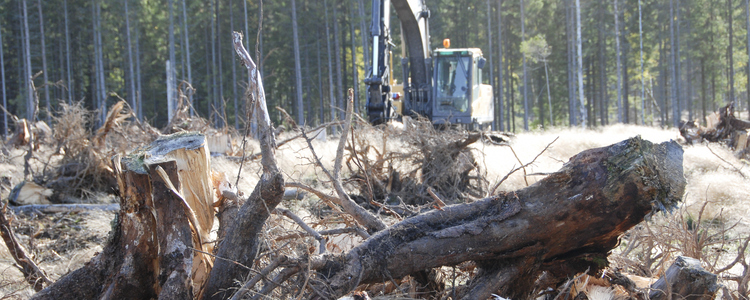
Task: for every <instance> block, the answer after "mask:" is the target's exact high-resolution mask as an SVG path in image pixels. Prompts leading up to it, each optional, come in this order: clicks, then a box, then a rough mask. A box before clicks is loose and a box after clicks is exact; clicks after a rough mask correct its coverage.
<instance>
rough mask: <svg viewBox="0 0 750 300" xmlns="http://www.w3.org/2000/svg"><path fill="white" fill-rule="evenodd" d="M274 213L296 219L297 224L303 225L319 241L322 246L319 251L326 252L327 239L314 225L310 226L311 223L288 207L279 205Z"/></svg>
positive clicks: (319, 245)
mask: <svg viewBox="0 0 750 300" xmlns="http://www.w3.org/2000/svg"><path fill="white" fill-rule="evenodd" d="M273 213H274V214H282V215H284V216H285V217H287V218H289V219H291V220H292V221H294V222H295V223H297V225H299V227H302V229H304V230H305V231H306V232H307V233H308V234H309V235H311V236H312V237H313V238H315V240H317V241H318V247H319V248H320V250H319V251H320V252H319V253H320V254H323V253H325V252H326V240H325V238H323V236H322V235H320V233H318V232H317V231H315V229H312V227H310V226H309V225H307V223H305V221H303V220H302V219H301V218H300V217H298V216H297V215H295V214H294V213H293V212H292V211H290V210H288V209H286V208H281V207H277V208H276V209H274V210H273Z"/></svg>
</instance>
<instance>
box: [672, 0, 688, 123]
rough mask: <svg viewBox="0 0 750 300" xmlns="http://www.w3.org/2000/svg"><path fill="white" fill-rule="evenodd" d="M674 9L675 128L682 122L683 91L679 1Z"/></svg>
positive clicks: (678, 0) (677, 0)
mask: <svg viewBox="0 0 750 300" xmlns="http://www.w3.org/2000/svg"><path fill="white" fill-rule="evenodd" d="M675 1H676V3H675V9H674V15H675V17H674V18H675V21H674V22H675V29H674V30H675V33H674V34H675V49H674V53H675V75H676V77H675V85H676V88H677V95H676V98H675V99H676V100H677V102H675V103H673V104H672V105H674V106H676V107H677V111H676V112H677V113H676V114H675V118H674V120H673V123H674V124H675V127H678V126H680V120H682V110H683V106H684V102H685V100H684V97H683V94H684V91H683V89H684V88H683V87H682V60H681V59H680V0H675Z"/></svg>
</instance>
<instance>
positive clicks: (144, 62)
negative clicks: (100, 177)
mask: <svg viewBox="0 0 750 300" xmlns="http://www.w3.org/2000/svg"><path fill="white" fill-rule="evenodd" d="M21 1H23V0H0V30H2V43H3V55H4V66H3V67H4V69H5V71H6V74H5V75H6V76H5V84H6V87H7V88H6V96H7V99H8V102H9V103H8V110H9V111H10V112H11V113H13V114H16V115H23V112H24V111H25V110H26V108H25V105H26V102H25V97H26V94H25V93H24V90H25V88H26V87H25V86H24V84H25V83H24V82H25V81H24V75H23V74H24V73H23V67H24V59H23V51H22V50H23V40H22V38H23V36H22V35H23V25H24V22H23V18H22V15H23V14H22V13H21V10H20V9H21V3H22V2H21ZM93 1H99V3H101V7H102V15H101V28H99V30H100V31H101V33H102V42H103V45H102V48H103V50H104V51H103V60H104V61H103V64H104V72H105V81H106V89H107V92H113V93H116V94H118V95H120V96H122V97H123V98H125V99H129V97H130V95H131V94H133V91H131V90H130V82H129V80H130V79H129V78H130V77H129V76H130V74H129V72H130V71H129V68H128V67H129V66H128V63H129V61H128V51H127V49H128V48H127V47H128V46H130V47H131V49H132V50H133V51H136V50H137V52H134V55H135V56H134V59H135V58H136V57H137V58H138V59H139V60H140V69H138V68H134V69H135V70H136V72H139V73H140V75H141V76H140V77H141V79H140V94H139V95H140V99H141V101H142V109H143V112H144V117H145V118H146V119H147V120H149V121H150V122H152V123H154V125H156V126H163V125H165V124H166V123H167V119H166V118H167V111H166V108H167V105H166V84H165V81H166V78H165V77H166V76H165V61H166V60H167V58H168V57H169V55H168V53H169V51H168V50H169V49H168V38H169V34H168V27H169V15H168V7H167V0H158V1H147V0H127V1H128V3H129V16H127V17H129V21H130V35H131V39H132V44H131V45H128V44H127V40H126V36H127V31H126V27H125V17H126V16H125V11H124V5H123V4H124V0H67V7H68V13H67V19H68V20H67V21H68V27H69V33H68V35H69V37H70V52H71V53H70V57H71V61H70V68H71V77H72V80H71V82H70V84H69V85H68V83H67V66H68V62H67V59H66V57H67V54H68V53H67V50H66V34H65V19H66V14H65V13H64V9H63V3H64V0H54V1H42V5H43V7H42V8H43V11H44V16H43V18H44V24H45V40H46V47H47V49H45V50H46V55H47V61H48V70H47V73H48V74H47V75H48V76H49V80H50V81H52V82H57V81H60V80H62V81H64V82H65V83H66V86H68V87H69V88H70V89H71V91H72V93H73V100H80V99H84V103H85V105H86V107H87V108H89V109H93V108H95V107H96V103H94V100H93V99H94V93H95V82H96V81H95V77H94V75H95V71H94V63H95V56H94V55H93V54H94V44H93V40H94V39H93V36H94V28H93V24H94V22H93V14H92V5H93V3H94V2H93ZM184 1H185V4H186V8H187V9H186V15H187V20H183V16H182V4H183V0H173V1H172V2H173V5H174V12H175V16H174V22H175V24H174V28H175V43H176V49H175V52H176V60H177V62H175V66H176V73H177V74H176V78H177V80H178V81H180V80H183V79H185V80H186V79H187V68H186V66H185V63H186V57H187V55H188V53H187V51H188V49H187V47H186V41H184V30H185V26H184V25H185V24H186V23H187V28H188V38H189V41H190V49H189V51H190V54H189V55H190V57H191V69H192V74H191V75H192V81H193V82H192V85H193V87H195V88H196V94H195V95H194V104H193V106H194V107H195V109H196V112H197V113H198V114H199V115H201V116H203V117H206V118H212V119H213V120H217V119H219V118H220V117H221V118H223V117H224V116H226V118H227V121H229V123H230V124H233V120H234V119H235V118H241V119H242V116H243V114H244V105H243V104H242V103H244V101H243V90H244V87H245V86H246V80H247V77H246V70H245V69H244V68H243V67H242V66H240V65H239V63H238V60H237V58H236V55H235V54H234V51H233V49H232V48H231V41H230V39H231V32H230V31H231V30H230V29H234V30H238V31H244V29H245V10H244V9H245V6H247V18H248V19H247V24H248V25H247V27H248V29H249V31H250V32H249V33H246V35H245V36H246V39H248V40H249V41H248V44H249V48H250V49H249V50H250V52H251V54H254V52H255V51H254V49H255V47H256V46H259V50H260V52H261V53H260V60H262V65H263V75H264V83H265V87H266V92H267V98H268V101H269V106H270V107H274V106H280V107H282V108H284V109H286V110H287V111H290V112H292V111H294V106H293V105H294V103H295V101H293V100H294V97H295V96H294V95H295V94H296V91H295V84H294V82H295V79H294V73H295V72H294V58H293V57H294V55H293V52H292V51H293V47H292V42H293V41H292V30H291V2H290V1H264V3H263V16H262V20H263V32H262V37H261V39H260V40H258V39H256V33H257V30H258V21H259V18H260V17H261V16H260V3H259V1H249V0H246V2H245V3H243V2H242V1H228V0H213V1H199V0H184ZM359 1H360V0H327V5H328V11H327V12H328V17H329V20H330V22H329V24H326V18H325V13H326V11H325V6H324V3H323V1H319V0H317V1H310V0H299V1H297V14H298V23H299V28H298V29H299V45H300V48H301V55H300V59H301V66H302V81H303V82H302V87H303V99H304V106H305V107H304V110H305V111H306V112H307V113H306V118H307V119H308V124H309V125H315V124H319V123H323V122H327V121H330V120H329V119H330V110H331V109H337V108H331V107H330V105H329V103H330V100H329V99H328V97H329V95H330V92H329V82H328V81H329V73H331V74H332V76H333V81H334V84H335V83H336V82H337V81H338V80H337V78H336V76H338V75H339V74H341V76H342V78H341V82H342V84H343V86H342V87H341V89H342V90H346V89H347V88H349V87H352V86H354V85H357V86H358V87H359V91H360V94H359V95H358V97H359V98H358V99H357V101H358V107H359V108H360V113H363V112H364V111H363V106H364V102H365V98H366V97H365V92H364V90H365V85H364V83H363V82H362V79H363V78H365V77H366V75H367V74H368V72H369V71H368V66H367V65H365V59H364V54H365V53H366V52H369V51H365V49H363V42H362V38H363V37H365V38H368V37H369V28H370V13H369V12H370V7H369V6H370V1H366V0H361V1H362V2H363V7H364V12H363V14H362V15H360V11H359V9H358V7H359V6H358V5H359ZM523 1H524V8H525V12H524V14H525V20H526V24H525V31H526V42H525V43H522V42H521V41H522V37H521V26H520V25H521V24H520V20H521V12H520V1H498V0H490V1H489V6H490V9H489V10H488V9H487V4H488V2H487V0H434V1H428V2H427V5H428V8H429V9H430V12H431V17H430V34H431V45H430V46H431V47H432V48H433V49H434V48H436V47H440V44H441V41H442V40H443V39H444V38H450V39H451V42H452V47H476V48H480V49H482V52H483V53H484V56H485V57H486V58H489V57H490V56H492V57H493V60H492V61H493V64H494V65H493V66H489V67H486V68H485V69H484V70H483V72H484V74H483V78H484V79H485V80H486V82H488V83H489V82H490V81H491V80H492V79H491V78H490V69H492V74H493V76H494V77H497V76H498V74H499V73H500V72H501V71H502V72H503V77H504V78H505V79H510V80H509V81H506V82H503V88H504V90H503V91H499V89H498V86H497V82H493V84H494V85H495V92H496V94H497V95H496V97H497V96H498V95H499V93H503V95H504V101H506V103H505V105H504V106H505V108H510V109H512V110H513V111H514V114H515V116H516V119H514V120H513V122H516V121H517V122H519V124H520V122H521V116H522V115H521V114H522V111H523V110H522V106H520V104H521V103H522V102H523V101H522V100H523V99H521V97H522V95H521V93H520V91H521V86H520V83H521V82H523V79H522V78H521V77H522V70H521V61H522V59H521V58H522V56H523V54H526V55H527V58H528V59H529V60H530V61H531V62H532V65H531V66H530V68H529V71H528V76H529V78H527V82H528V84H529V85H530V87H531V89H530V90H533V91H534V92H535V94H534V95H532V93H530V97H534V98H533V99H530V101H529V103H534V104H537V103H538V106H537V105H534V107H533V110H532V112H533V115H532V116H530V122H531V123H532V124H539V125H540V126H546V125H545V122H548V121H546V119H548V115H547V113H545V112H548V108H546V107H545V106H547V103H546V101H536V99H540V98H546V97H539V96H537V95H539V94H541V91H543V90H544V89H545V88H544V85H545V84H546V81H547V80H549V84H550V94H551V99H552V106H553V107H552V110H553V112H554V116H553V118H554V124H556V125H557V126H560V125H563V126H564V125H569V124H567V123H568V120H569V118H568V116H567V114H568V111H569V110H568V105H569V103H570V101H569V100H570V99H569V97H570V96H571V94H570V93H569V91H568V89H569V87H570V86H571V85H570V84H569V80H571V79H572V78H571V77H569V72H568V71H569V68H570V67H571V65H570V64H569V59H570V58H574V57H572V56H571V55H573V54H574V53H569V52H568V50H567V49H568V48H569V45H570V44H571V43H573V37H572V36H571V34H570V32H569V31H568V30H567V27H568V26H571V25H573V23H571V22H572V21H571V20H570V18H569V13H570V12H571V10H572V7H573V6H574V1H572V0H563V1H552V0H523ZM618 1H619V2H618V3H619V4H618V7H619V10H620V20H621V22H620V28H619V30H620V36H621V40H620V44H621V47H622V49H621V52H622V63H623V68H624V70H625V71H624V72H626V73H625V74H626V75H627V87H628V91H627V93H625V95H627V98H626V99H625V100H626V101H627V103H629V104H630V106H629V115H630V118H629V120H630V122H631V123H632V122H633V120H635V119H636V118H635V117H636V116H640V115H641V114H643V112H642V111H641V110H640V109H641V108H640V107H641V106H640V105H641V102H642V101H643V99H642V98H641V96H640V90H641V69H640V46H639V45H640V39H641V37H642V39H643V59H644V72H643V76H644V82H645V90H646V94H647V98H646V100H647V102H646V104H647V105H646V107H647V112H646V113H647V114H648V118H647V119H650V120H655V121H657V123H656V124H658V120H659V118H660V115H659V112H658V111H663V112H670V114H671V109H670V108H669V106H671V105H673V103H670V102H669V99H670V95H669V93H670V89H669V85H670V84H671V83H670V82H671V78H669V76H670V75H669V72H668V69H667V68H668V67H669V65H668V64H667V62H668V61H669V57H668V56H669V53H670V47H671V43H670V40H669V36H670V35H669V18H668V16H669V9H670V8H669V2H668V1H657V0H641V16H642V20H643V22H642V28H643V34H642V35H641V34H640V33H639V11H638V4H639V1H638V0H618ZM26 2H27V6H28V15H29V19H28V27H29V32H30V45H31V65H32V72H33V73H36V72H38V71H40V70H41V53H42V52H41V49H40V47H41V43H40V30H39V29H40V28H39V17H40V16H39V14H38V10H37V1H33V0H26ZM675 3H677V1H675ZM679 3H680V4H679V7H676V8H675V9H676V10H677V11H678V12H679V15H680V17H679V18H680V19H679V20H678V21H679V22H677V23H678V24H679V26H680V27H679V37H680V44H679V46H680V48H679V51H680V53H679V59H680V70H679V72H680V75H679V76H680V80H681V82H682V84H681V87H683V88H682V91H680V93H681V94H680V95H679V96H680V101H681V102H680V103H681V105H682V107H681V110H682V111H683V113H684V114H686V115H687V114H688V113H692V115H691V116H692V117H693V118H699V117H700V116H701V113H702V112H701V111H702V110H703V108H704V107H705V109H706V110H708V111H709V112H710V111H712V110H714V109H715V108H716V107H718V106H720V105H721V104H723V101H724V99H726V98H727V97H726V93H727V91H728V88H729V86H730V84H733V85H734V87H735V90H736V92H735V94H736V97H737V99H738V100H740V102H741V103H740V106H739V107H740V110H745V109H747V107H748V106H750V105H748V104H745V103H747V101H746V99H747V98H748V96H747V93H746V91H747V90H748V83H747V79H748V75H747V72H748V68H747V66H748V52H747V47H748V46H747V31H746V30H747V29H746V26H747V25H746V18H747V17H746V14H745V6H744V3H742V4H738V3H735V5H734V6H732V7H727V5H726V3H725V2H721V1H710V0H683V1H679ZM498 4H501V7H498ZM215 5H218V9H216V7H215ZM230 5H231V9H230ZM230 10H231V12H232V15H231V16H230ZM334 10H335V11H336V17H337V18H336V19H335V20H334V19H333V16H334ZM498 10H499V11H500V13H501V15H502V24H498V22H497V21H498V19H497V17H498ZM613 13H614V12H613V5H612V1H586V0H582V1H581V20H582V22H583V24H581V25H582V39H583V45H582V46H583V62H584V66H583V67H584V89H585V91H584V95H585V99H586V101H587V104H589V105H592V106H593V107H592V109H594V108H598V107H600V106H601V105H604V106H605V111H606V113H607V114H608V116H609V117H606V118H605V119H604V120H601V118H600V117H599V114H598V113H597V114H595V115H596V116H589V118H592V117H593V118H594V121H595V124H597V125H600V124H602V123H607V122H608V120H616V117H615V116H616V115H617V110H618V108H617V106H616V101H615V100H614V99H615V98H616V96H615V95H616V89H617V86H616V82H617V80H616V75H617V74H615V53H616V49H615V41H614V39H615V30H616V28H614V16H613ZM730 13H731V14H732V21H733V29H734V33H733V34H734V35H733V48H734V49H733V51H732V55H733V57H732V58H733V61H734V66H733V67H734V73H735V82H734V83H730V82H728V76H727V75H728V70H729V66H728V61H729V59H728V55H729V51H727V48H728V47H729V34H728V20H729V18H728V16H729V15H728V14H730ZM391 18H392V26H391V27H392V28H391V33H392V42H393V44H394V45H395V47H394V51H393V65H392V71H393V72H394V77H395V79H397V80H398V81H399V82H400V81H402V78H401V65H400V58H401V50H402V49H401V47H402V42H401V37H400V35H399V31H400V28H399V26H398V20H397V18H396V14H395V13H391ZM488 18H489V19H490V20H489V21H490V23H491V27H490V28H488V27H487V26H488ZM362 20H364V21H365V24H366V26H365V32H362V29H361V27H360V22H361V21H362ZM230 21H233V23H230ZM333 22H336V23H337V25H338V27H339V30H338V34H339V35H340V36H339V41H340V46H339V48H338V49H336V48H335V45H332V47H333V50H334V51H338V52H339V53H340V54H341V56H342V57H341V59H342V70H336V67H335V66H336V63H335V59H336V55H335V53H328V51H327V42H329V41H330V42H331V43H333V40H334V36H333V35H334V30H333V29H334V26H333ZM326 25H328V28H329V31H330V33H329V35H328V36H326ZM498 25H500V26H502V39H503V40H502V42H499V41H498V40H497V38H498V33H499V32H498ZM352 27H353V29H354V34H355V37H354V39H352V38H351V34H352ZM490 36H491V37H492V39H493V40H492V41H490V40H488V38H489V37H490ZM600 36H601V37H602V38H601V41H600V40H599V37H600ZM352 40H353V43H354V45H353V46H354V48H355V50H352ZM258 42H260V43H262V47H260V44H259V43H258ZM136 43H137V46H138V47H137V49H136ZM256 44H257V45H256ZM365 44H366V45H367V47H370V45H371V43H370V42H369V39H368V42H367V43H365ZM499 47H503V57H502V60H501V59H500V58H499V57H498V51H499V49H498V48H499ZM600 53H601V54H603V55H604V59H603V60H600V59H599V56H598V55H600ZM352 55H354V56H355V57H356V66H355V67H356V72H357V78H358V79H359V81H358V82H354V76H353V72H352V67H353V66H352V61H353V57H352ZM329 57H330V59H331V60H332V61H333V63H332V66H333V68H331V69H329V68H328V59H329ZM367 59H368V60H370V59H371V58H369V57H368V58H367ZM542 61H544V62H546V63H547V66H548V73H549V74H548V75H545V73H544V68H543V67H541V66H540V65H535V64H534V63H535V62H542ZM600 61H603V62H604V63H605V64H606V65H605V66H604V68H601V67H600V66H599V65H598V64H599V62H600ZM233 62H234V68H235V72H236V77H237V82H231V81H232V71H233V70H232V66H233ZM501 62H502V65H501V64H500V63H501ZM134 63H135V62H134ZM601 70H604V71H605V73H606V74H605V76H603V77H602V76H600V74H599V72H601ZM339 71H340V72H339ZM547 76H548V78H546V77H547ZM602 78H603V80H602ZM40 81H41V79H38V80H37V81H35V83H36V85H37V86H39V85H40V84H41V82H40ZM494 81H496V79H495V80H494ZM600 81H603V82H600ZM234 86H237V89H236V90H237V95H235V94H233V91H234V90H235V89H234V88H233V87H234ZM572 86H575V85H572ZM602 88H604V91H603V93H602V92H601V91H600V90H601V89H602ZM623 88H624V87H623ZM50 90H51V95H50V96H51V97H50V98H51V99H54V100H53V104H54V106H56V104H57V103H58V102H59V101H67V100H68V99H67V98H68V97H67V90H66V89H63V88H58V87H52V88H51V89H50ZM511 90H512V92H511ZM545 93H546V91H545ZM334 94H336V93H334ZM544 96H546V95H544ZM235 98H237V99H238V100H239V101H238V102H239V103H240V104H239V108H238V111H236V112H235V111H234V107H233V105H231V103H232V102H233V100H234V99H235ZM511 100H512V101H513V103H514V104H515V105H514V106H512V105H511V102H510V101H511ZM115 101H116V99H114V98H112V97H110V99H108V102H107V104H108V105H111V104H113V103H115ZM225 103H229V105H227V104H225ZM652 103H654V104H656V105H658V106H661V107H658V109H657V107H654V108H653V109H651V108H650V107H651V104H652ZM749 104H750V103H749ZM496 106H497V105H496ZM53 110H54V108H53ZM592 113H593V112H592ZM321 115H322V116H323V117H321ZM666 117H667V118H673V117H674V116H669V115H668V116H666ZM272 118H273V121H274V122H280V121H281V116H280V115H278V114H276V113H272ZM638 119H639V120H640V117H638ZM219 123H220V122H219ZM666 123H667V124H671V122H666Z"/></svg>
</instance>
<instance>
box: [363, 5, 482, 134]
mask: <svg viewBox="0 0 750 300" xmlns="http://www.w3.org/2000/svg"><path fill="white" fill-rule="evenodd" d="M424 2H425V0H372V25H371V27H370V36H371V37H372V49H373V51H372V65H371V66H369V68H368V73H367V76H366V79H365V80H364V81H365V84H367V86H368V89H367V115H368V118H369V121H370V122H371V123H372V124H374V125H377V124H381V123H385V122H387V121H389V120H391V119H400V118H401V117H402V116H411V117H414V116H416V115H420V116H423V117H426V118H428V119H430V120H431V121H432V123H433V124H435V125H441V124H466V125H469V126H470V127H476V126H477V125H479V126H484V125H487V124H488V123H491V122H492V120H493V118H494V105H493V101H492V86H491V85H488V84H482V70H481V69H482V67H484V64H485V62H486V60H485V59H484V58H483V57H482V51H481V50H480V49H479V48H459V49H451V48H450V40H448V39H445V40H444V41H443V47H444V48H440V49H435V50H434V51H431V50H430V34H429V27H428V25H429V22H428V19H429V17H430V11H429V10H428V9H427V7H426V6H425V3H424ZM391 4H393V7H394V8H395V10H396V14H397V15H398V19H399V21H400V22H401V39H402V42H403V45H404V46H403V47H402V48H405V49H402V50H403V52H402V53H403V55H402V57H403V58H402V59H401V69H402V73H403V74H402V75H403V81H402V83H401V84H393V78H392V77H393V74H392V67H391V64H392V60H391V59H390V55H391V46H392V45H393V44H392V43H391V38H390V28H391V26H390V5H391Z"/></svg>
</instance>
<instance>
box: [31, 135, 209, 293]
mask: <svg viewBox="0 0 750 300" xmlns="http://www.w3.org/2000/svg"><path fill="white" fill-rule="evenodd" d="M209 160H210V155H209V151H208V148H207V146H206V140H205V137H204V136H203V135H201V134H197V133H188V134H175V135H171V136H165V137H161V138H159V139H157V140H156V141H155V142H154V143H152V144H151V146H150V147H149V148H147V149H144V150H141V151H136V152H134V153H131V154H129V155H128V156H126V157H124V158H123V159H122V160H120V159H119V158H117V157H116V158H115V159H113V162H114V169H115V170H116V171H115V173H116V177H117V180H118V184H119V187H120V195H121V197H120V211H119V213H118V214H117V218H116V219H115V220H116V221H115V224H114V227H113V229H112V232H111V234H110V236H109V238H108V240H107V245H106V246H105V248H104V250H103V251H102V252H101V253H100V254H98V255H97V256H96V257H94V258H93V259H92V260H91V261H90V262H88V263H87V264H86V265H84V266H83V267H82V268H80V269H78V270H76V271H74V272H72V273H70V274H68V275H66V276H65V277H63V278H61V279H59V280H58V281H57V282H55V283H54V284H53V285H51V286H50V287H48V288H46V289H44V290H42V291H41V292H39V293H37V294H36V295H34V297H33V299H97V298H107V299H149V298H157V297H158V298H159V299H189V298H192V295H193V293H198V292H199V291H200V289H199V288H200V287H201V286H203V283H204V282H205V280H206V279H207V276H206V275H207V274H208V271H209V269H210V264H209V263H208V262H209V256H207V255H205V254H203V253H201V252H195V251H194V250H193V249H199V250H201V251H203V252H210V251H211V248H210V247H209V246H208V245H207V244H204V243H203V241H208V231H209V230H210V229H211V223H212V222H213V208H212V206H211V205H212V204H213V193H212V192H213V191H212V186H211V184H210V180H211V179H210V175H209V172H210V169H209V165H210V163H209ZM191 231H193V232H195V233H192V232H191Z"/></svg>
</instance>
